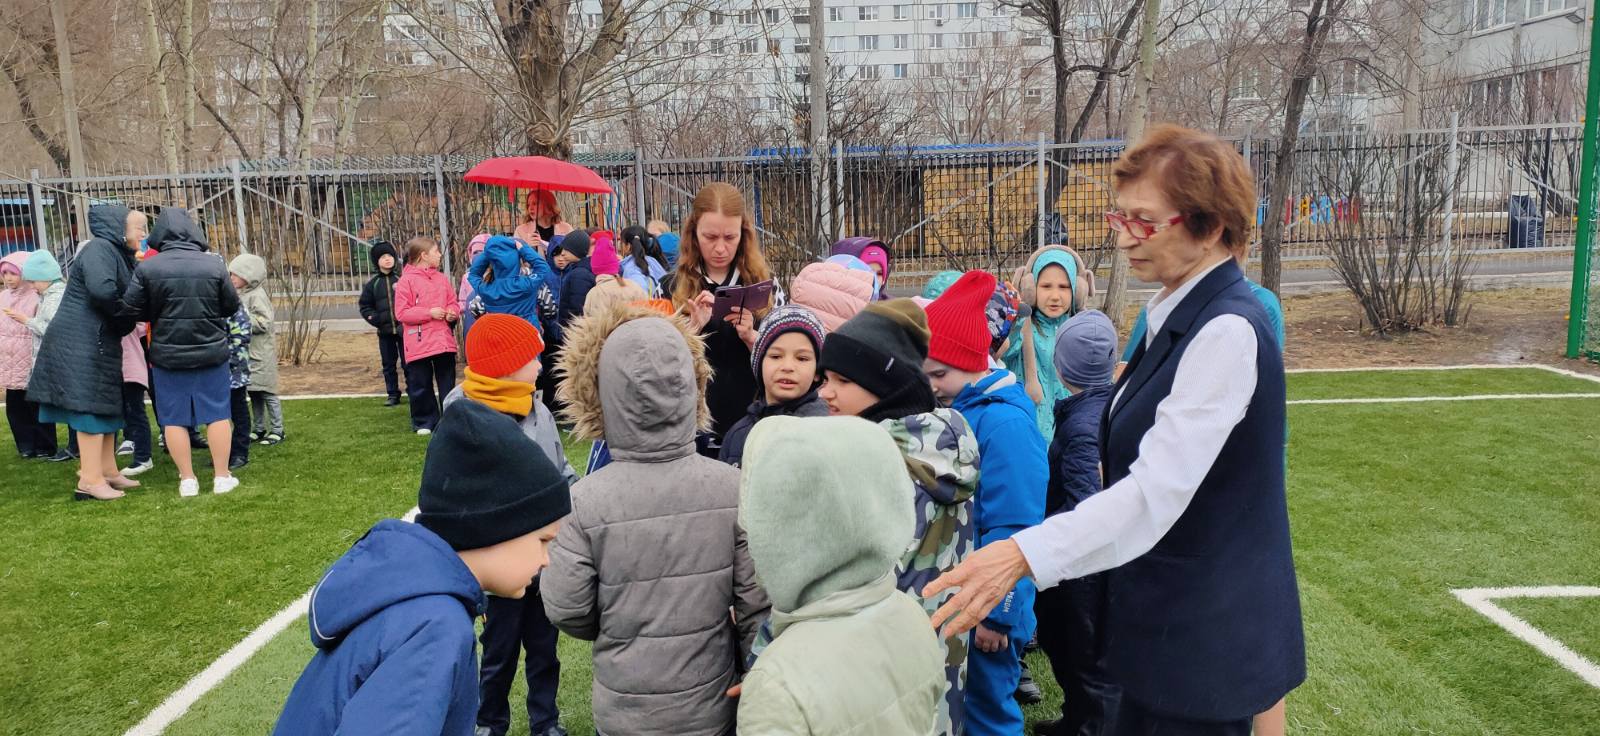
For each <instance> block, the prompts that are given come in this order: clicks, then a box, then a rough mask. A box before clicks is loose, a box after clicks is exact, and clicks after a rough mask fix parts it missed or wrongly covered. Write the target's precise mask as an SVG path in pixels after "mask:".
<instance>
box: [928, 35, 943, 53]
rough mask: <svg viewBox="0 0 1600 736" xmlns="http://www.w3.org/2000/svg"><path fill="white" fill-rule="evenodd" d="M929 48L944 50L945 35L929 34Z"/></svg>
mask: <svg viewBox="0 0 1600 736" xmlns="http://www.w3.org/2000/svg"><path fill="white" fill-rule="evenodd" d="M928 48H930V49H942V48H944V34H943V33H930V34H928Z"/></svg>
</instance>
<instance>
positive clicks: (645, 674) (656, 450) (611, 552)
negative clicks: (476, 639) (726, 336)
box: [539, 304, 770, 736]
mask: <svg viewBox="0 0 1600 736" xmlns="http://www.w3.org/2000/svg"><path fill="white" fill-rule="evenodd" d="M566 334H567V338H566V349H565V350H564V351H563V353H562V356H561V364H560V367H559V370H560V371H561V372H562V374H563V375H564V376H565V378H564V379H563V382H562V384H561V388H560V394H559V395H560V397H561V400H562V402H563V403H564V404H565V405H566V407H567V409H566V414H567V418H568V419H571V420H573V423H574V432H575V433H576V434H578V435H579V436H581V437H586V438H589V439H598V438H601V437H603V438H604V439H605V440H606V442H607V444H608V445H609V447H610V450H611V457H612V463H611V464H610V465H607V466H606V467H604V468H602V469H600V470H597V471H595V472H594V473H593V474H591V475H589V476H587V477H585V478H584V479H582V480H580V481H578V483H577V484H576V485H574V486H573V487H572V514H571V516H569V517H567V519H566V520H565V521H564V522H563V523H562V525H561V532H560V534H559V535H557V537H556V541H555V544H554V545H552V546H551V548H550V565H549V567H547V568H545V570H544V573H543V574H542V575H540V586H539V589H540V594H541V597H542V598H543V599H544V609H545V613H546V614H547V615H548V616H549V617H550V621H551V622H552V623H554V624H555V625H556V627H557V628H559V629H561V630H562V631H564V632H566V633H567V634H568V635H570V636H573V637H576V638H579V639H588V640H593V641H594V642H595V644H594V685H593V696H594V713H595V726H596V729H597V730H598V731H599V732H600V733H604V734H606V736H629V735H630V734H660V733H671V734H678V735H680V736H684V735H687V736H722V735H723V734H726V733H729V732H731V730H732V728H733V725H734V716H735V709H736V707H737V701H736V700H735V699H733V698H729V697H726V695H724V693H725V691H727V689H728V688H729V687H731V686H733V685H734V684H735V683H737V682H739V680H740V677H741V667H742V663H743V662H744V661H745V659H746V656H747V655H748V653H749V647H750V643H751V642H752V641H753V639H754V637H755V633H756V630H757V629H758V628H759V627H760V625H761V623H762V621H763V620H765V618H766V616H767V610H768V609H769V608H770V604H769V603H768V602H767V596H766V594H765V593H764V592H763V591H762V590H761V588H760V587H759V586H758V585H757V583H756V579H755V569H754V565H753V564H752V563H751V561H750V554H749V552H748V551H747V550H746V547H745V537H744V532H743V531H741V530H740V529H739V525H738V513H739V471H738V470H737V469H735V468H733V467H731V466H729V465H725V464H723V463H719V462H717V461H715V460H712V459H710V458H706V457H702V456H700V455H698V454H696V453H695V443H694V438H695V432H696V430H697V429H699V428H703V427H705V426H706V425H708V424H709V423H710V412H709V411H707V409H706V403H705V399H704V396H705V394H704V391H705V386H706V381H707V379H708V378H709V377H710V374H711V368H710V366H709V364H707V363H706V360H705V357H704V356H705V353H704V345H703V343H702V342H701V340H700V338H699V337H698V336H697V335H694V334H693V333H692V332H691V331H690V330H689V327H688V325H687V324H686V323H684V322H683V321H682V320H674V319H666V318H663V317H661V315H660V314H658V313H656V312H652V311H650V310H648V309H644V308H641V307H634V306H630V305H625V304H618V305H614V306H612V307H610V308H609V309H606V310H604V311H601V312H598V313H595V314H593V315H586V316H584V317H582V318H580V319H578V320H577V321H575V322H574V323H572V325H570V326H569V327H568V331H567V333H566ZM730 608H732V609H733V616H732V617H730V616H729V615H728V611H729V609H730Z"/></svg>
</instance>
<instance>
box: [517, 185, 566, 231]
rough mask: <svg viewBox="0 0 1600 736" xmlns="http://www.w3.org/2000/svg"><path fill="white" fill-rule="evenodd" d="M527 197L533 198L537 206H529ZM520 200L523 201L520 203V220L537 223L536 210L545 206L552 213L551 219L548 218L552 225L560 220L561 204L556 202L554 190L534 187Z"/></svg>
mask: <svg viewBox="0 0 1600 736" xmlns="http://www.w3.org/2000/svg"><path fill="white" fill-rule="evenodd" d="M529 199H532V200H535V203H536V204H537V205H538V206H537V207H529V206H528V204H527V203H528V200H529ZM522 202H523V204H522V208H523V209H522V221H523V222H532V223H534V224H535V225H537V224H538V219H539V215H538V214H537V212H538V210H541V209H544V208H546V207H548V208H549V209H550V212H551V213H552V217H551V220H550V225H551V226H552V227H553V226H554V225H555V224H556V223H558V222H561V204H560V203H558V202H556V193H555V192H552V191H550V190H548V189H535V190H533V191H531V192H528V196H527V198H526V199H524V200H522Z"/></svg>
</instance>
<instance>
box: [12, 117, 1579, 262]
mask: <svg viewBox="0 0 1600 736" xmlns="http://www.w3.org/2000/svg"><path fill="white" fill-rule="evenodd" d="M1580 133H1581V131H1580V129H1579V128H1578V126H1576V125H1555V126H1539V127H1498V128H1460V129H1444V130H1427V131H1411V132H1404V133H1391V134H1382V135H1379V134H1345V135H1337V134H1335V135H1317V136H1310V137H1307V138H1306V139H1304V140H1302V142H1301V144H1300V146H1299V148H1298V149H1297V156H1298V157H1299V158H1298V165H1297V167H1296V169H1295V173H1294V181H1293V183H1292V186H1291V192H1292V193H1293V194H1292V196H1291V197H1290V198H1289V201H1288V202H1287V203H1286V205H1285V207H1284V210H1283V211H1281V212H1273V213H1269V212H1267V206H1266V202H1265V196H1266V192H1267V191H1268V184H1269V183H1270V182H1269V179H1270V176H1271V172H1272V170H1273V168H1274V163H1275V155H1276V154H1275V152H1274V151H1273V150H1271V145H1272V143H1273V141H1270V140H1262V139H1255V140H1252V139H1247V138H1246V139H1238V140H1236V141H1235V143H1236V145H1237V146H1238V148H1239V151H1240V152H1241V154H1243V155H1244V156H1245V157H1246V158H1247V160H1248V161H1249V163H1250V166H1251V168H1252V170H1253V172H1254V173H1255V176H1256V180H1257V187H1258V192H1259V193H1260V195H1261V197H1262V203H1261V205H1260V207H1259V209H1258V212H1257V222H1258V224H1259V223H1261V222H1264V221H1265V218H1267V217H1269V216H1272V217H1282V218H1284V220H1285V222H1286V223H1287V225H1288V227H1287V229H1286V235H1285V251H1284V256H1285V259H1286V261H1287V262H1289V263H1290V264H1291V265H1293V264H1294V263H1296V262H1297V261H1308V262H1317V261H1320V260H1322V259H1324V258H1325V252H1326V247H1327V241H1328V238H1329V237H1330V233H1331V232H1332V231H1334V230H1335V229H1336V228H1335V227H1334V226H1335V225H1336V224H1338V223H1343V222H1349V221H1351V220H1359V219H1361V218H1363V217H1364V216H1365V213H1367V212H1371V211H1375V210H1374V208H1379V209H1381V208H1383V207H1386V206H1390V203H1392V202H1393V201H1394V198H1395V197H1396V196H1397V193H1400V192H1403V191H1405V189H1406V187H1407V186H1408V184H1407V182H1406V180H1405V179H1406V177H1408V176H1409V177H1422V176H1426V175H1427V174H1428V173H1429V172H1436V171H1437V170H1438V168H1439V167H1453V168H1451V170H1452V171H1455V172H1457V178H1456V180H1457V181H1459V184H1458V186H1457V187H1456V188H1455V194H1454V197H1453V200H1452V201H1451V202H1450V203H1449V205H1448V207H1446V211H1445V213H1443V214H1441V215H1440V216H1441V217H1444V218H1447V219H1448V220H1449V222H1450V223H1451V227H1450V228H1448V229H1447V230H1446V232H1448V233H1449V235H1450V237H1451V238H1452V240H1453V244H1454V247H1456V248H1460V249H1462V250H1463V251H1470V252H1480V253H1490V252H1495V253H1499V252H1507V251H1510V250H1513V249H1522V250H1525V251H1526V252H1528V253H1536V254H1542V255H1543V256H1544V257H1547V258H1550V259H1552V260H1553V261H1562V260H1565V261H1566V262H1569V263H1570V249H1571V246H1572V238H1573V231H1574V223H1575V220H1574V215H1573V213H1574V207H1573V204H1574V201H1575V199H1576V195H1577V191H1576V190H1577V172H1578V166H1579V153H1580V150H1579V149H1580V146H1579V143H1580ZM1121 150H1122V144H1121V143H1120V142H1101V143H1088V144H1070V145H1055V144H1046V143H1043V142H1040V143H1037V144H1032V145H1028V144H1013V145H980V146H926V147H913V148H879V147H859V148H852V147H839V148H836V149H835V150H833V151H831V152H828V153H825V154H823V158H822V159H821V160H814V159H813V157H812V156H811V155H810V154H809V153H808V152H806V151H801V150H787V149H783V150H769V151H756V152H752V154H751V155H748V156H741V157H730V158H713V159H694V160H687V159H680V160H646V159H645V158H644V157H642V156H638V155H626V156H619V157H610V158H591V159H588V160H584V159H582V158H580V159H579V162H580V163H583V164H585V165H587V166H589V167H591V168H593V169H594V170H596V171H597V172H599V173H600V175H601V176H602V177H604V178H605V179H606V180H607V181H608V182H610V183H611V185H612V187H613V188H614V189H615V193H614V194H612V195H605V196H586V197H574V198H571V199H567V200H565V201H564V208H565V211H566V217H567V219H568V220H569V221H571V222H573V223H574V224H575V225H578V226H582V227H607V228H611V229H620V228H621V227H623V226H624V225H626V224H631V223H634V222H641V223H642V222H644V221H647V220H651V219H661V220H664V221H666V222H667V223H668V224H669V226H671V227H673V228H674V229H677V228H678V227H680V226H681V224H682V222H683V220H684V219H685V218H686V217H687V215H688V213H689V209H690V202H691V200H692V199H693V196H694V193H695V192H696V191H697V190H698V189H699V188H700V187H701V186H703V185H704V184H706V183H708V182H712V181H725V182H729V183H731V184H733V185H734V186H736V187H738V188H739V189H740V190H741V191H742V192H743V193H744V195H745V199H746V202H747V206H748V207H749V208H750V212H751V216H752V217H753V218H754V221H755V224H756V227H757V229H758V233H759V236H760V238H761V241H762V246H763V248H764V250H765V252H766V253H767V255H768V258H769V260H771V261H773V263H774V264H775V266H776V269H777V271H778V272H779V274H780V275H783V276H787V275H790V274H792V273H793V272H794V271H797V270H798V269H799V268H800V267H801V266H803V265H804V264H805V263H808V262H810V261H812V260H814V259H815V258H817V257H819V256H820V255H822V250H823V249H824V248H825V244H826V243H828V242H831V241H833V240H834V239H837V238H839V237H843V236H849V235H872V236H877V237H879V238H881V239H883V240H885V241H886V242H888V243H889V244H890V245H891V246H892V248H893V250H894V252H895V255H896V258H897V265H896V271H897V273H899V274H902V275H905V276H906V277H907V278H918V277H920V276H921V275H924V274H927V273H931V272H933V271H937V270H941V269H945V268H958V269H959V268H988V269H996V270H999V269H1006V268H1010V267H1012V266H1015V265H1017V264H1019V263H1021V262H1022V260H1023V259H1025V258H1026V256H1027V254H1028V253H1029V252H1031V251H1032V250H1033V248H1034V247H1035V245H1036V244H1037V243H1039V242H1041V238H1042V239H1043V240H1044V241H1045V242H1067V243H1070V244H1072V245H1073V246H1074V247H1076V248H1078V249H1079V250H1080V251H1081V252H1083V253H1084V255H1085V257H1086V259H1087V260H1089V261H1090V262H1091V263H1092V264H1100V265H1103V264H1105V263H1108V262H1109V261H1108V256H1109V253H1110V250H1109V241H1108V240H1107V238H1106V230H1105V226H1104V221H1103V219H1102V215H1103V213H1104V212H1105V210H1107V209H1109V208H1110V207H1111V206H1112V193H1111V186H1110V179H1111V177H1110V171H1111V166H1112V164H1113V163H1114V161H1115V160H1116V157H1117V156H1118V155H1119V154H1120V153H1121ZM1355 154H1360V155H1361V156H1365V157H1369V158H1370V157H1372V156H1381V157H1388V158H1390V159H1392V160H1391V162H1390V163H1396V162H1398V163H1399V164H1401V165H1400V167H1399V168H1400V170H1402V171H1405V172H1408V173H1407V174H1406V175H1405V176H1402V177H1399V178H1397V179H1396V180H1393V181H1383V182H1374V183H1373V186H1371V187H1370V188H1369V189H1365V190H1362V191H1357V192H1349V191H1343V192H1331V191H1329V190H1328V188H1327V186H1326V181H1327V177H1328V172H1329V171H1330V170H1332V169H1336V168H1337V167H1340V166H1347V165H1349V160H1350V158H1351V156H1352V155H1355ZM478 160H479V159H477V158H472V157H465V156H428V157H404V158H384V159H355V158H352V159H348V160H342V161H339V162H337V164H336V162H335V161H333V160H318V161H310V162H294V161H256V162H246V163H242V164H239V163H236V164H232V165H230V166H228V167H224V168H218V169H215V170H210V171H200V172H190V173H184V174H180V175H177V176H169V175H165V174H151V175H146V176H97V177H86V178H80V179H71V178H53V177H41V176H39V175H38V174H37V173H36V172H35V173H34V174H33V175H32V176H31V177H30V178H28V179H27V180H22V179H17V178H15V177H10V176H5V175H0V250H4V249H15V248H17V247H32V246H31V244H35V243H36V244H44V245H46V246H47V247H50V248H52V249H53V250H55V251H57V252H58V253H61V254H62V255H64V256H65V255H68V254H69V253H70V251H71V246H72V243H73V242H74V241H75V240H77V239H79V238H82V237H85V235H84V234H83V233H82V232H81V231H80V230H79V228H80V227H81V224H79V222H78V221H79V220H80V215H81V212H82V211H83V210H84V209H85V208H84V207H83V206H84V205H86V204H93V203H97V202H121V203H125V204H128V205H130V206H134V207H138V208H141V209H146V210H149V211H154V210H156V209H159V208H160V207H163V206H171V205H178V206H184V207H188V208H190V209H191V210H194V211H195V212H196V214H197V216H198V219H199V220H200V221H201V222H202V223H203V224H204V226H205V228H206V230H207V233H208V235H209V236H210V239H211V243H212V245H213V246H214V247H215V248H216V249H217V250H219V251H220V252H222V253H223V254H224V255H226V256H231V255H232V254H234V253H237V252H240V251H244V250H248V251H250V252H254V253H257V254H260V255H262V256H264V257H266V258H267V259H268V261H269V263H270V264H271V266H272V268H273V270H274V272H275V274H276V275H277V276H278V277H279V278H286V277H289V276H291V275H292V276H293V277H294V278H295V279H297V283H299V284H301V285H303V286H304V287H305V288H306V290H307V291H308V292H311V293H328V294H344V293H353V292H354V291H356V290H358V289H359V288H360V286H361V284H362V282H363V281H364V280H365V279H366V278H367V277H368V276H369V275H370V273H371V268H372V267H371V264H370V263H369V261H368V256H367V252H368V249H369V247H370V242H371V241H372V240H374V239H376V238H380V237H381V238H386V239H388V240H392V241H395V242H397V243H401V242H403V241H405V240H406V239H408V238H410V237H412V236H415V235H429V236H433V237H436V238H438V239H439V240H440V241H441V242H442V243H444V244H445V245H446V268H447V269H448V270H459V269H460V268H461V266H462V262H461V259H462V255H463V253H464V251H465V248H466V244H467V242H468V241H469V240H470V239H471V237H472V235H473V234H475V233H478V232H501V231H509V230H510V229H512V228H513V227H514V226H515V225H516V224H517V221H518V220H519V217H520V215H519V212H520V209H521V208H520V207H518V206H517V204H516V203H514V202H512V201H511V200H510V198H509V197H508V193H507V192H506V190H504V189H499V188H495V187H486V186H481V185H477V184H471V183H467V182H465V181H463V179H462V175H463V174H464V173H465V172H466V170H467V169H468V168H470V167H471V166H472V165H473V164H475V163H477V161H478Z"/></svg>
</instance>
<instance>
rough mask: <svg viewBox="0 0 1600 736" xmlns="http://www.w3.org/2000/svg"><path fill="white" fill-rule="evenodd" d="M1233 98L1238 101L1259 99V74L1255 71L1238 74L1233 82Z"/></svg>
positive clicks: (1248, 70) (1247, 70) (1249, 70)
mask: <svg viewBox="0 0 1600 736" xmlns="http://www.w3.org/2000/svg"><path fill="white" fill-rule="evenodd" d="M1233 96H1234V99H1239V100H1259V99H1261V72H1259V71H1257V70H1255V69H1246V70H1244V71H1241V72H1239V76H1238V78H1237V79H1235V80H1233Z"/></svg>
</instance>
